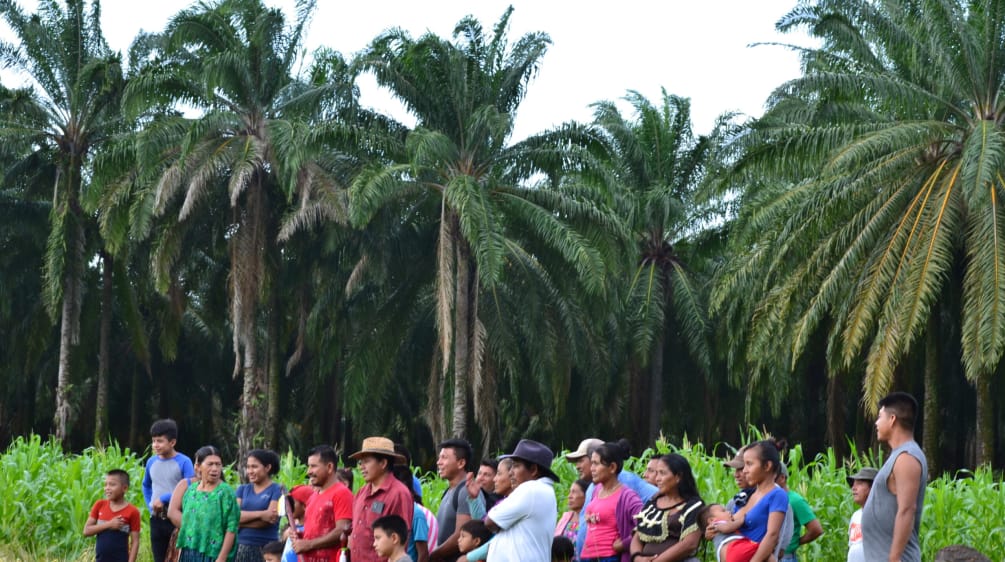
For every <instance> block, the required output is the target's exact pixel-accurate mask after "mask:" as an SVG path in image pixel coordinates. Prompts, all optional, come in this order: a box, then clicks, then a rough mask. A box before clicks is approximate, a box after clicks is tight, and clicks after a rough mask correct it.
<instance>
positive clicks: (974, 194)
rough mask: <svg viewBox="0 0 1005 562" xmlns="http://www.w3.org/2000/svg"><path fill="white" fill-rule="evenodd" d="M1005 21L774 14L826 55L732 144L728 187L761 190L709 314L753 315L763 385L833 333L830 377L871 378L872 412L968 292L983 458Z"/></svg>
mask: <svg viewBox="0 0 1005 562" xmlns="http://www.w3.org/2000/svg"><path fill="white" fill-rule="evenodd" d="M1003 15H1005V2H1001V1H998V0H974V1H969V2H961V1H945V2H934V1H933V2H913V1H909V0H890V1H887V2H881V3H876V2H870V1H866V0H852V1H843V0H842V1H831V0H821V1H819V2H816V3H813V4H809V3H807V4H800V5H799V6H797V7H796V8H795V9H794V10H793V11H792V12H790V13H789V14H787V15H786V16H785V17H783V18H782V20H781V21H780V23H779V28H780V29H782V30H787V29H791V28H794V27H797V26H804V27H807V28H809V29H810V30H811V32H812V33H813V34H814V35H815V36H817V37H818V38H819V39H820V40H821V46H820V47H819V48H816V49H808V50H805V51H804V66H805V70H804V75H803V76H802V77H801V78H799V79H796V80H794V81H792V82H790V83H788V84H785V85H784V86H782V87H781V88H779V90H778V91H777V92H776V94H775V96H774V98H773V100H772V108H771V109H770V110H769V111H768V113H767V114H766V115H765V117H764V118H763V119H762V120H761V121H760V122H759V123H757V124H755V125H754V126H753V127H752V128H751V129H750V130H749V131H748V132H747V133H746V134H745V136H744V137H743V138H742V139H741V143H742V144H743V146H744V147H745V149H746V153H745V156H743V157H742V158H741V159H740V160H739V161H738V163H737V165H736V167H735V169H734V175H733V176H732V178H733V179H734V180H739V181H747V180H749V181H750V183H751V185H753V182H754V180H755V178H759V179H760V181H761V182H762V183H761V184H760V185H756V186H755V187H753V188H752V189H749V190H748V191H747V193H746V194H745V195H744V197H745V205H743V206H741V209H743V210H742V214H741V217H740V220H741V225H742V228H741V233H742V235H741V236H739V237H738V238H737V240H736V247H737V248H738V251H739V252H740V254H739V257H738V258H737V259H736V260H735V261H734V262H733V264H732V266H731V267H730V269H729V270H728V271H727V272H726V273H725V275H724V276H723V280H722V282H721V284H720V286H719V290H718V295H717V297H716V298H715V300H714V303H716V306H718V307H719V309H720V310H724V309H726V308H729V307H731V306H732V305H731V304H729V303H730V302H735V301H744V300H746V301H747V302H748V304H749V307H747V308H746V309H745V310H746V311H747V312H746V313H742V312H741V313H740V314H738V315H737V317H736V319H737V320H738V321H741V322H742V321H743V320H744V319H743V316H744V314H747V313H750V314H752V318H751V320H750V322H751V324H750V334H751V335H750V339H749V341H748V347H747V350H748V351H747V354H748V359H749V360H750V361H751V362H752V364H753V365H754V371H755V375H756V374H758V373H759V374H761V375H764V374H766V373H768V372H772V371H775V370H776V369H778V371H776V372H779V373H781V372H788V371H790V370H791V369H792V368H793V367H794V366H795V365H796V363H797V362H798V361H799V359H800V357H801V356H802V355H803V354H804V353H805V351H806V349H807V345H808V343H809V342H811V341H812V340H813V337H814V334H815V333H816V332H818V331H819V330H825V331H826V333H827V341H828V349H827V357H828V362H829V365H830V370H831V376H836V374H837V373H840V372H843V371H853V372H854V371H858V370H859V369H862V368H863V367H864V377H863V378H862V390H863V392H862V403H863V405H864V406H865V407H866V409H867V410H869V411H873V410H874V409H875V404H876V402H877V401H878V399H879V398H881V397H882V396H883V395H884V394H885V393H886V392H887V391H888V390H890V388H891V386H892V385H893V383H894V380H895V376H896V372H897V368H898V366H899V365H902V364H903V363H904V361H905V359H906V358H907V357H909V356H910V355H911V354H913V353H920V350H919V348H918V346H919V344H922V345H923V342H924V341H926V340H925V337H923V336H926V334H928V335H929V336H930V337H931V336H933V335H932V334H929V332H930V331H931V330H933V329H935V328H933V327H932V326H933V325H932V324H930V322H929V320H930V318H931V316H932V315H933V314H937V311H938V310H940V309H942V308H943V307H945V306H946V305H947V304H948V303H949V302H952V301H951V300H947V297H946V295H947V292H951V291H954V290H956V287H961V288H962V289H961V290H962V298H961V299H960V300H959V302H960V303H961V304H960V308H959V310H958V311H955V312H954V313H952V314H950V316H958V317H959V318H960V322H961V323H962V326H961V330H960V331H959V338H960V345H961V347H962V350H963V352H962V365H963V369H964V371H965V373H966V376H967V377H968V379H969V380H970V381H971V382H972V383H973V384H974V385H975V387H976V389H977V420H978V422H977V429H978V431H977V443H978V447H977V460H978V462H986V461H989V460H991V458H992V447H993V442H992V430H993V428H992V426H991V423H990V422H991V399H990V395H989V384H990V377H991V376H992V375H993V374H994V373H995V372H996V370H997V369H998V365H999V364H1000V362H1001V359H1002V352H1003V351H1005V278H1003V277H1002V276H1001V275H1000V274H999V273H1000V270H1001V268H1002V266H1003V265H1005V226H1003V225H1005V223H1003V222H1002V219H1003V218H1005V215H1003V210H1002V207H1001V202H1000V201H999V199H1000V198H1001V197H1002V196H1003V195H1005V180H1003V179H1002V178H1003V171H1005V96H1003V95H1002V93H1003V89H1002V87H1003V84H1005V56H1003V53H1005V43H1003V41H1002V36H1003V31H1005V17H1003ZM741 293H742V295H741ZM730 295H732V296H730ZM748 296H749V297H748ZM742 309H743V307H740V308H737V309H734V310H742ZM935 326H937V324H936V325H935ZM933 341H938V339H937V338H936V339H934V340H933ZM936 358H937V356H936ZM926 371H927V372H929V373H937V372H938V369H937V368H936V369H927V370H926ZM928 415H930V416H935V415H937V413H936V412H929V413H928Z"/></svg>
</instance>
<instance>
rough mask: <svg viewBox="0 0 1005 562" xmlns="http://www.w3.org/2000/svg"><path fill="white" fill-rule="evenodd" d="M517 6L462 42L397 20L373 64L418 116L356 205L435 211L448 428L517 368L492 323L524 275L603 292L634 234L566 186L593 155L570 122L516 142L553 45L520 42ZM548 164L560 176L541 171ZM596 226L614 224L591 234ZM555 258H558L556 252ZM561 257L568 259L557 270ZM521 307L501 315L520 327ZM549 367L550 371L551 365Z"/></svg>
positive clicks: (362, 182) (458, 32) (434, 289)
mask: <svg viewBox="0 0 1005 562" xmlns="http://www.w3.org/2000/svg"><path fill="white" fill-rule="evenodd" d="M511 12H512V11H511V10H510V11H507V12H506V13H505V14H504V15H503V16H502V17H501V18H500V20H499V21H498V22H497V24H496V25H495V27H494V29H493V30H492V33H490V34H489V33H486V32H485V31H484V30H483V28H482V26H481V24H480V23H479V22H478V21H477V20H475V19H473V18H471V17H467V18H464V19H462V20H461V21H460V22H459V23H458V24H457V26H456V28H455V30H454V38H453V39H454V40H453V41H448V40H445V39H443V38H441V37H438V36H436V35H434V34H431V33H429V34H426V35H423V36H422V37H419V38H418V39H415V38H412V37H411V36H410V35H408V34H407V33H405V32H403V31H400V30H393V31H390V32H388V33H385V34H384V35H382V36H380V37H378V38H377V39H376V40H375V41H374V42H373V43H372V44H371V46H370V47H369V48H368V49H367V51H366V52H365V53H364V54H363V55H362V57H361V66H362V68H363V69H364V70H367V71H370V72H373V74H374V75H375V76H376V78H377V81H378V83H379V84H381V85H382V86H383V87H385V88H387V89H389V90H390V91H391V92H392V93H393V94H394V95H395V96H396V97H397V98H398V99H399V100H401V101H402V102H403V103H404V105H405V107H406V108H407V109H408V110H409V111H410V112H411V113H412V114H413V115H414V116H415V117H416V119H417V121H418V123H417V125H416V127H415V129H414V130H412V131H411V132H410V133H409V134H408V136H407V140H406V142H405V145H404V147H403V149H402V150H399V151H397V157H396V158H394V161H393V162H392V163H391V164H390V165H382V166H378V167H372V168H370V169H369V170H368V171H366V172H364V173H363V174H361V175H360V176H359V177H358V178H357V180H356V181H355V182H354V184H353V186H352V190H351V200H350V207H351V210H352V215H353V218H354V220H355V222H356V223H357V224H360V225H363V224H367V223H369V222H370V221H371V220H372V219H373V218H374V217H375V216H377V215H378V213H379V212H381V211H384V212H391V213H396V214H398V215H399V216H406V215H407V214H408V213H410V212H413V210H421V212H422V213H423V214H424V216H426V217H428V218H429V220H431V221H433V222H432V224H433V226H434V228H435V236H434V238H433V240H434V241H433V242H432V244H433V246H432V247H430V248H428V250H429V251H427V252H424V253H423V257H424V258H425V259H424V261H423V266H424V267H428V268H431V271H432V272H433V275H432V277H431V279H432V285H431V286H430V287H429V291H430V292H429V293H427V295H428V298H427V299H425V300H424V301H422V302H427V303H429V305H430V306H431V315H430V317H429V318H431V322H429V324H428V325H429V326H430V327H431V328H432V329H433V330H435V333H436V338H435V340H434V343H433V344H432V347H433V350H434V351H433V353H432V356H433V358H434V359H433V361H432V363H433V365H434V366H433V368H432V373H431V377H432V379H431V382H430V384H429V389H430V398H429V414H430V422H431V423H430V425H431V427H432V428H433V434H434V436H435V437H442V436H444V435H447V434H450V435H457V436H463V435H466V434H467V433H468V422H469V417H470V416H469V408H468V406H469V402H470V401H471V398H472V389H473V388H476V387H477V388H482V385H483V384H484V383H485V381H486V380H487V379H486V377H487V376H488V375H492V374H494V373H496V372H497V371H498V372H509V373H512V374H514V375H516V371H517V364H518V362H517V361H516V359H515V358H514V357H513V356H512V355H510V354H509V353H507V351H505V349H506V348H505V347H503V345H502V342H504V341H507V338H506V337H505V335H504V333H502V331H501V330H499V329H497V330H496V331H495V332H490V324H491V322H490V321H489V312H490V311H502V310H504V309H505V307H504V306H503V305H502V303H503V301H504V300H505V298H504V296H503V294H504V293H505V292H506V291H507V288H506V287H505V285H506V284H507V283H513V281H512V279H511V276H513V275H521V274H524V273H526V274H527V275H530V276H538V277H541V278H567V279H571V280H574V283H575V284H576V285H577V286H578V288H579V291H580V292H581V293H582V294H584V295H594V296H600V297H603V296H605V295H606V293H607V291H608V289H609V287H608V286H607V281H606V279H605V277H606V272H607V270H608V267H609V263H610V257H611V256H610V254H611V253H612V252H610V249H611V246H612V245H613V244H614V243H612V242H609V240H610V239H613V240H620V239H622V237H623V233H622V232H621V228H620V225H619V224H618V222H617V221H616V220H614V219H612V218H611V216H610V214H609V213H607V212H606V211H605V210H604V208H603V206H602V205H600V204H599V203H598V202H597V201H596V200H595V199H594V196H595V194H593V193H590V192H588V191H587V190H582V189H580V190H577V189H575V188H574V187H573V188H567V189H559V188H556V187H555V186H556V185H557V180H558V178H559V175H558V174H559V170H560V169H561V168H563V167H569V166H571V165H573V164H574V162H578V161H579V160H580V159H579V156H581V155H584V154H586V153H585V151H579V150H574V149H573V148H571V147H572V146H573V145H571V144H569V143H568V142H567V141H568V136H566V135H565V133H568V132H569V131H568V130H566V131H563V132H553V133H548V134H543V135H539V136H535V137H531V138H528V139H525V140H523V141H520V142H516V143H511V134H512V131H513V122H514V118H515V116H516V112H517V110H518V108H519V106H520V102H521V101H522V100H523V98H524V95H525V93H526V90H527V86H528V84H529V82H530V80H531V78H532V77H533V76H534V74H535V73H536V71H537V69H538V67H539V65H540V63H541V60H542V57H543V56H544V54H545V52H546V51H547V48H548V45H549V44H550V40H549V38H548V37H547V36H546V35H544V34H542V33H530V34H527V35H524V36H523V37H521V38H519V39H518V40H517V41H516V42H514V43H512V44H511V43H509V41H508V36H507V31H508V27H509V18H510V15H511ZM562 139H565V141H566V142H564V143H563V142H562ZM535 174H538V176H537V177H538V178H539V179H540V180H541V181H542V182H547V183H548V185H536V184H534V183H533V181H532V178H534V177H535ZM547 180H553V181H547ZM595 228H600V229H606V230H607V232H608V234H611V236H609V237H606V239H605V237H603V236H597V237H591V236H590V235H589V234H588V232H589V231H590V229H595ZM531 248H539V249H540V250H541V251H540V252H533V251H531ZM545 257H548V258H552V259H554V262H552V263H551V264H547V263H546V262H545V261H544V258H545ZM556 264H561V267H562V268H563V269H566V270H567V272H565V273H557V272H555V271H554V270H549V269H548V268H549V267H554V266H555V265H556ZM553 274H554V275H553ZM554 286H555V285H554V284H553V283H549V284H548V285H545V286H543V287H547V288H551V287H554ZM516 287H517V285H515V284H514V285H511V286H510V287H509V288H510V289H515V288H516ZM537 287H539V288H540V287H542V286H537ZM541 290H546V289H544V288H542V289H541ZM552 302H554V301H552ZM570 306H571V305H570ZM539 312H540V311H539V310H535V309H532V308H526V309H523V310H521V312H520V314H521V315H523V316H525V317H526V318H524V320H525V321H527V322H528V323H532V321H531V320H529V318H531V317H534V316H535V315H536V314H538V313H539ZM571 313H572V311H571V310H568V311H567V314H571ZM500 316H501V315H500ZM518 318H519V317H517V318H513V317H510V318H505V319H504V318H500V321H501V322H503V323H509V324H510V325H511V326H512V325H513V324H514V323H515V322H517V321H518ZM568 336H571V334H563V335H562V337H561V339H562V340H565V338H566V337H568ZM536 341H537V342H540V341H544V340H543V339H538V340H536ZM580 343H582V342H580ZM517 347H519V346H517ZM510 350H512V348H510ZM535 367H536V368H537V369H539V370H548V369H549V368H550V364H548V363H541V362H539V363H537V364H536V365H535ZM558 370H559V371H560V372H562V369H560V368H559V369H558ZM477 396H478V397H479V402H478V403H476V405H475V409H476V417H478V418H479V426H480V427H481V428H482V429H483V431H487V430H488V425H489V423H488V417H491V416H490V415H489V416H488V417H486V416H487V415H488V414H487V413H488V412H489V411H491V410H492V408H493V407H494V406H495V405H496V404H497V396H496V395H495V394H494V393H493V392H491V391H487V392H479V393H478V394H477ZM479 412H483V413H485V415H482V414H479Z"/></svg>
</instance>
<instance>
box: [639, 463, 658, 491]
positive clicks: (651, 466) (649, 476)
mask: <svg viewBox="0 0 1005 562" xmlns="http://www.w3.org/2000/svg"><path fill="white" fill-rule="evenodd" d="M659 462H660V461H659V456H657V455H653V458H651V459H649V462H648V463H646V471H645V472H643V473H642V479H643V480H645V481H646V482H649V483H650V484H652V485H653V486H656V466H657V465H658V464H659Z"/></svg>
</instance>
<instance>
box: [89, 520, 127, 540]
mask: <svg viewBox="0 0 1005 562" xmlns="http://www.w3.org/2000/svg"><path fill="white" fill-rule="evenodd" d="M125 524H126V520H125V519H123V518H122V516H121V515H117V516H115V518H114V519H112V520H110V521H98V520H97V518H95V517H94V516H91V517H88V518H87V523H84V536H85V537H91V536H94V535H97V534H98V533H101V532H104V531H109V530H111V529H119V528H121V527H122V526H123V525H125Z"/></svg>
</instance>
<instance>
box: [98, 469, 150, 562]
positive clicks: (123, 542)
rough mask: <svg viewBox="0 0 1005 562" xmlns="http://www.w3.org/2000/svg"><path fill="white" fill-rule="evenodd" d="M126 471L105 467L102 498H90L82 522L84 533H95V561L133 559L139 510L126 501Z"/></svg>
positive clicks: (120, 561)
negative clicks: (90, 502)
mask: <svg viewBox="0 0 1005 562" xmlns="http://www.w3.org/2000/svg"><path fill="white" fill-rule="evenodd" d="M128 489H129V473H127V472H126V471H124V470H118V469H116V470H109V471H108V474H106V475H105V499H103V500H98V501H96V502H94V507H92V508H91V515H90V517H88V518H87V523H85V524H84V536H85V537H89V536H91V535H97V536H98V537H97V542H96V544H95V548H94V552H95V554H96V555H97V556H96V558H97V562H127V561H128V562H136V555H137V554H138V553H139V551H140V510H138V509H136V507H135V506H133V504H131V503H129V502H128V501H126V491H127V490H128Z"/></svg>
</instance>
